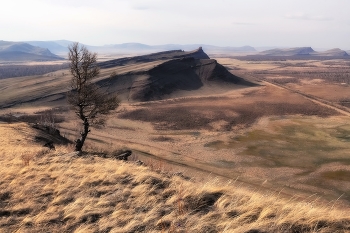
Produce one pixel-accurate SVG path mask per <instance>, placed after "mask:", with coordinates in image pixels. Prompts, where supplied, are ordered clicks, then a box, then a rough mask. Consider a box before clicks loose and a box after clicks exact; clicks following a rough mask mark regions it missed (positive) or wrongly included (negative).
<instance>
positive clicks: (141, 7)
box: [132, 6, 150, 11]
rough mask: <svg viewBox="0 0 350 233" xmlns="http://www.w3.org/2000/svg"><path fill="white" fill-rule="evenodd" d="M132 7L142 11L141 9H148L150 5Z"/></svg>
mask: <svg viewBox="0 0 350 233" xmlns="http://www.w3.org/2000/svg"><path fill="white" fill-rule="evenodd" d="M132 9H134V10H139V11H143V10H149V9H150V7H149V6H133V7H132Z"/></svg>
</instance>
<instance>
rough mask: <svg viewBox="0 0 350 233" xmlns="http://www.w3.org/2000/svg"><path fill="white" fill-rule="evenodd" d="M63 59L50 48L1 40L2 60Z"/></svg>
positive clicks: (0, 55)
mask: <svg viewBox="0 0 350 233" xmlns="http://www.w3.org/2000/svg"><path fill="white" fill-rule="evenodd" d="M62 59H63V58H61V57H59V56H57V55H55V54H53V53H51V52H50V50H48V49H45V48H41V47H37V46H33V45H30V44H28V43H24V42H11V41H0V60H2V61H54V60H62Z"/></svg>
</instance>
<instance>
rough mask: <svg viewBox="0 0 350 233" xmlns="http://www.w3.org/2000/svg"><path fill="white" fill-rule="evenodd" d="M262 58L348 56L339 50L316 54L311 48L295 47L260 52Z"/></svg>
mask: <svg viewBox="0 0 350 233" xmlns="http://www.w3.org/2000/svg"><path fill="white" fill-rule="evenodd" d="M258 55H264V56H305V55H309V56H349V55H348V53H347V52H346V51H344V50H341V49H339V48H336V49H331V50H327V51H322V52H317V51H315V50H314V49H313V48H311V47H297V48H287V49H270V50H266V51H263V52H260V53H259V54H258Z"/></svg>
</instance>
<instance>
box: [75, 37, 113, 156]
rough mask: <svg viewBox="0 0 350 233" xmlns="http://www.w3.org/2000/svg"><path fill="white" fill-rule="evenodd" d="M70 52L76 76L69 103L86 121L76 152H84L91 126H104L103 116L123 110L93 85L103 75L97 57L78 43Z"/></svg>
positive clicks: (76, 143) (110, 97)
mask: <svg viewBox="0 0 350 233" xmlns="http://www.w3.org/2000/svg"><path fill="white" fill-rule="evenodd" d="M68 49H69V53H68V59H69V61H70V72H71V74H72V75H73V77H72V80H71V87H72V90H71V91H70V92H69V93H68V102H69V104H70V105H71V106H72V107H73V109H74V111H75V113H76V115H77V116H78V117H79V119H81V120H82V121H83V131H82V132H81V133H80V135H81V138H79V139H77V140H76V141H75V150H76V151H81V149H82V147H83V145H84V142H85V139H86V137H87V135H88V133H89V132H90V125H91V124H101V123H102V122H103V121H101V119H102V120H103V118H101V115H107V114H108V113H109V112H110V111H111V110H114V109H116V108H117V107H118V106H119V100H118V98H117V97H116V96H114V95H110V94H108V93H107V92H106V91H104V90H103V89H102V88H101V87H100V86H98V85H96V84H95V83H94V82H93V80H94V79H95V78H96V77H98V75H99V73H100V69H99V67H98V66H97V54H96V53H91V52H90V51H89V50H88V49H87V48H86V47H85V46H83V45H80V44H79V43H78V42H76V43H73V44H71V45H70V46H69V47H68Z"/></svg>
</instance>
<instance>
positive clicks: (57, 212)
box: [0, 124, 350, 232]
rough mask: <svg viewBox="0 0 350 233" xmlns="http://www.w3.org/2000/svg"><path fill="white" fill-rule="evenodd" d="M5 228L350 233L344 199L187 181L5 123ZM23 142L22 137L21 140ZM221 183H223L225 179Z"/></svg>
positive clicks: (0, 196)
mask: <svg viewBox="0 0 350 233" xmlns="http://www.w3.org/2000/svg"><path fill="white" fill-rule="evenodd" d="M0 130H1V132H2V133H3V134H2V137H1V138H0V140H1V143H0V151H2V155H1V157H0V161H1V163H2V165H3V167H4V168H5V169H1V170H0V176H1V177H2V180H1V183H0V207H1V209H0V231H1V232H165V231H167V232H348V231H349V230H350V216H349V213H348V212H346V210H341V209H339V207H337V203H330V204H329V206H328V205H324V206H322V205H320V204H319V203H318V202H317V201H316V200H313V199H312V198H311V197H310V198H309V199H305V200H297V197H294V198H291V199H284V198H282V197H279V196H278V193H274V192H270V193H267V192H266V193H263V192H256V191H249V190H246V189H243V188H240V187H238V186H237V185H235V183H234V182H232V183H230V182H229V183H226V184H225V185H223V184H222V183H217V181H215V180H211V181H208V182H207V183H196V182H194V181H187V180H184V178H182V175H181V174H179V173H176V174H173V175H172V174H171V173H159V172H155V171H151V170H150V169H149V168H147V167H144V166H136V165H134V164H132V163H125V162H120V161H115V160H110V159H103V158H100V157H97V156H96V155H98V154H101V152H99V153H97V152H90V153H88V154H85V155H84V156H80V157H79V156H76V155H74V154H72V153H67V152H69V150H71V148H69V147H68V148H67V147H60V148H57V151H54V152H49V151H45V150H43V149H42V147H40V145H37V144H34V143H33V142H32V137H33V135H35V134H36V132H35V131H34V129H31V128H29V127H28V126H27V125H25V124H0ZM19 142H20V144H19ZM219 185H220V186H219Z"/></svg>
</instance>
